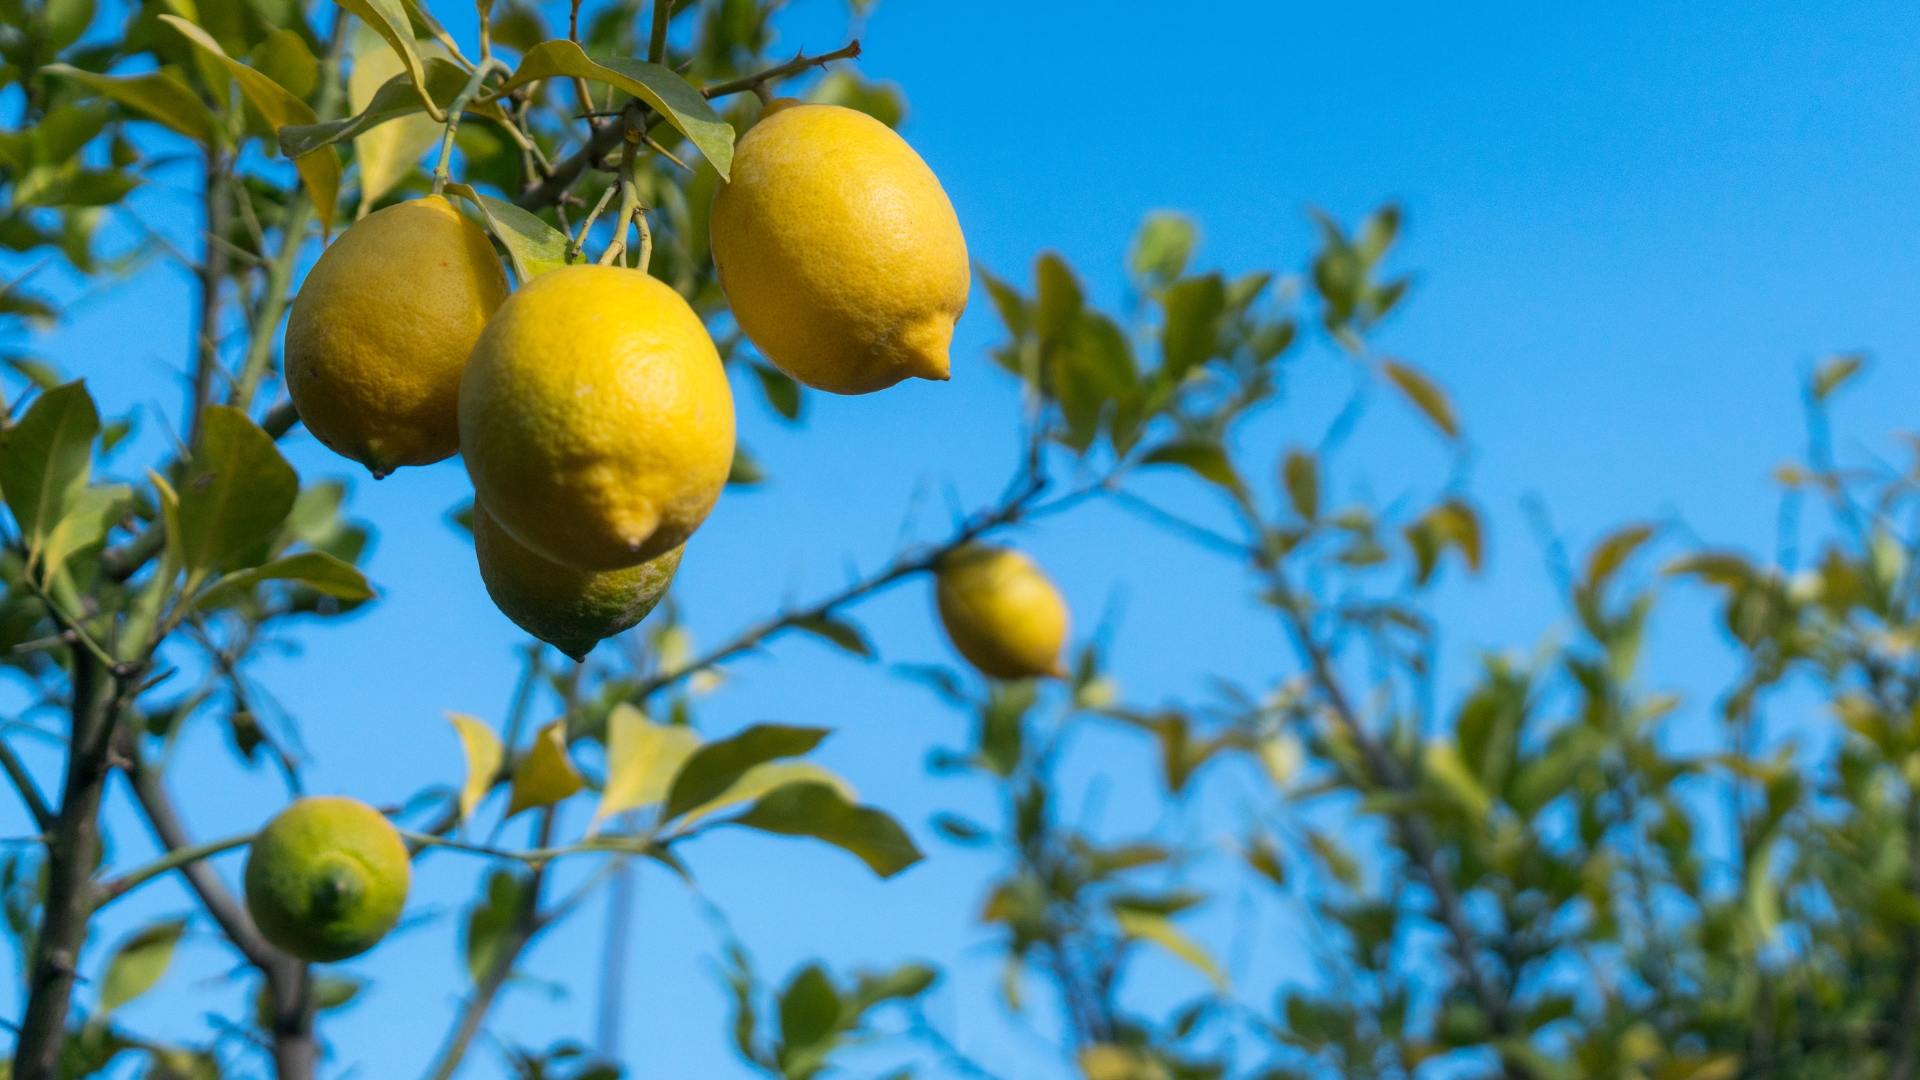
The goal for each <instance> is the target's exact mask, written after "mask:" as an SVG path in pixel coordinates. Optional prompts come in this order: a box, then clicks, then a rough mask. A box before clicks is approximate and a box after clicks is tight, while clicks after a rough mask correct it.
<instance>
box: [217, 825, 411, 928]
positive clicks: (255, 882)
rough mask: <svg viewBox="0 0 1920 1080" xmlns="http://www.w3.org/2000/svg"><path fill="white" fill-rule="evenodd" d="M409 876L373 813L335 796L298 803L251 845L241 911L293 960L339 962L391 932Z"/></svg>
mask: <svg viewBox="0 0 1920 1080" xmlns="http://www.w3.org/2000/svg"><path fill="white" fill-rule="evenodd" d="M412 876H413V874H412V866H411V864H410V862H409V860H408V858H407V845H406V844H405V843H403V842H402V841H401V839H400V834H399V833H398V832H397V831H395V830H394V827H393V825H392V823H391V822H389V821H387V819H386V818H385V817H383V816H382V815H381V814H380V812H379V811H378V810H375V809H374V808H373V807H371V806H368V805H367V804H366V803H363V802H361V801H359V800H358V799H348V798H343V797H341V796H337V795H325V796H317V797H314V798H308V799H301V800H300V801H298V802H296V803H294V804H293V805H292V806H289V807H287V808H286V809H285V810H282V811H281V812H280V814H279V816H278V817H275V818H274V819H273V820H272V821H270V822H268V823H267V827H266V828H264V829H262V830H260V834H259V835H258V836H256V837H254V839H253V850H252V851H251V852H250V853H248V855H247V873H246V886H247V910H248V911H249V912H252V914H253V921H254V923H255V924H256V925H258V926H259V927H260V932H261V933H262V934H264V935H266V939H267V940H268V941H271V942H273V943H274V944H275V945H278V946H279V947H280V948H281V949H284V950H285V951H287V952H289V953H291V954H293V955H294V956H297V957H299V958H301V959H302V960H311V961H314V962H316V963H329V962H332V961H335V960H345V959H347V958H348V957H350V956H358V955H360V954H361V953H363V952H366V951H367V950H368V949H371V948H373V947H374V946H375V945H376V944H378V943H379V941H380V939H381V938H383V937H385V936H387V931H389V930H391V929H393V924H394V923H396V922H398V921H399V920H400V909H401V908H403V907H405V906H406V903H407V888H408V886H409V884H410V883H411V880H412Z"/></svg>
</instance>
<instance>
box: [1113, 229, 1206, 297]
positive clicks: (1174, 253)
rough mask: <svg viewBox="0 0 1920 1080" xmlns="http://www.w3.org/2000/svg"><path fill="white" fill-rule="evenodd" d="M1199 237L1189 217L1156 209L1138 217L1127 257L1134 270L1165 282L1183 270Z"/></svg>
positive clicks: (1159, 281)
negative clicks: (1131, 246) (1136, 228)
mask: <svg viewBox="0 0 1920 1080" xmlns="http://www.w3.org/2000/svg"><path fill="white" fill-rule="evenodd" d="M1198 239H1199V229H1198V228H1197V227H1195V225H1194V223H1193V219H1192V218H1190V217H1188V216H1187V215H1185V214H1177V213H1173V212H1171V211H1167V210H1156V211H1154V212H1153V213H1151V214H1148V215H1147V216H1146V217H1144V218H1142V219H1141V221H1140V228H1139V230H1138V231H1136V232H1135V233H1134V234H1133V249H1132V251H1131V252H1130V253H1129V254H1128V258H1127V261H1128V264H1129V265H1130V266H1132V268H1133V272H1134V273H1135V274H1137V275H1139V276H1140V277H1142V278H1145V279H1147V280H1149V281H1152V282H1154V283H1156V284H1161V285H1164V284H1166V283H1168V282H1170V281H1173V280H1175V279H1177V278H1178V277H1179V276H1180V274H1181V273H1182V272H1183V271H1184V270H1186V268H1187V260H1188V259H1189V258H1190V257H1192V255H1193V247H1194V244H1195V243H1196V242H1197V241H1198Z"/></svg>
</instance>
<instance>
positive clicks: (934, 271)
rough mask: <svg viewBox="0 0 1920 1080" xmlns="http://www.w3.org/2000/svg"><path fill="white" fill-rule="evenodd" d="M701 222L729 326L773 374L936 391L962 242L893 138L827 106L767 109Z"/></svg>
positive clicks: (956, 311) (955, 224) (920, 164)
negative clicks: (707, 225) (732, 323)
mask: <svg viewBox="0 0 1920 1080" xmlns="http://www.w3.org/2000/svg"><path fill="white" fill-rule="evenodd" d="M712 222H713V224H712V232H713V260H714V265H715V266H716V267H717V268H718V270H719V272H720V285H721V288H723V289H724V290H725V291H726V294H727V302H728V303H729V304H730V305H731V306H732V308H733V316H734V318H735V319H736V320H737V321H738V322H739V323H740V329H742V330H743V331H745V332H746V335H747V337H748V338H750V339H752V341H753V343H754V345H755V346H756V347H758V348H759V350H760V351H761V353H763V354H765V356H766V357H767V359H769V360H771V361H773V363H774V364H775V365H777V366H778V367H779V368H780V369H781V370H782V371H785V372H786V373H787V374H789V375H791V376H793V377H794V378H796V379H798V380H800V381H801V382H803V383H806V384H807V385H808V386H811V387H814V388H815V389H819V390H830V391H832V392H833V393H836V394H865V393H870V392H872V391H874V390H884V389H886V388H887V387H889V386H892V385H893V384H894V383H897V382H899V381H900V380H902V379H905V378H908V377H910V376H918V377H919V378H922V379H934V380H942V381H944V380H945V379H946V378H947V376H948V361H947V346H948V344H949V343H950V342H951V341H952V339H953V324H954V323H955V322H956V321H957V320H958V319H959V318H960V312H961V311H962V310H964V309H965V308H966V306H967V288H968V285H969V283H970V281H971V274H970V272H969V270H968V267H967V242H966V238H965V237H963V236H962V235H961V234H960V221H959V219H958V218H956V217H955V216H954V213H953V204H952V203H951V202H949V201H947V193H946V192H945V191H943V190H942V189H941V187H940V181H939V180H938V179H936V178H935V177H934V175H933V171H932V170H931V169H929V168H927V165H926V162H924V161H921V160H920V155H918V154H916V153H914V152H913V148H912V147H910V146H908V145H907V143H906V140H904V139H902V138H901V137H900V136H899V135H896V134H895V133H894V132H893V129H891V128H889V127H887V126H886V125H885V124H882V123H881V122H880V121H878V120H875V119H874V118H873V117H871V116H868V115H867V114H865V113H862V112H856V111H854V110H852V109H847V108H842V107H841V106H838V105H804V104H801V103H800V102H797V101H794V100H793V99H791V98H781V99H779V100H776V101H774V102H771V103H770V104H768V106H767V107H766V110H765V111H763V112H762V113H761V114H760V120H759V122H758V123H756V124H755V125H754V126H753V127H752V129H750V130H749V131H748V132H747V133H746V135H744V136H743V137H741V139H740V142H739V145H738V146H737V147H735V149H734V155H733V177H732V180H731V181H730V182H728V183H724V184H722V185H721V186H720V190H719V193H718V194H717V195H715V196H714V200H713V217H712Z"/></svg>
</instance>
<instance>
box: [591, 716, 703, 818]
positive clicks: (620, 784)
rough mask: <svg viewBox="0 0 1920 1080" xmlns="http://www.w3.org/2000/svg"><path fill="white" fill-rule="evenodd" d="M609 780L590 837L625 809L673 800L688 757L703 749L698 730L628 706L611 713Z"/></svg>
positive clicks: (608, 724) (608, 742)
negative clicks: (675, 784) (673, 789)
mask: <svg viewBox="0 0 1920 1080" xmlns="http://www.w3.org/2000/svg"><path fill="white" fill-rule="evenodd" d="M606 745H607V782H606V784H605V785H604V786H603V787H602V788H601V791H600V805H599V807H598V808H597V809H595V810H594V812H593V822H592V823H591V824H590V825H588V826H587V834H588V835H589V836H591V835H593V833H594V832H596V831H597V830H598V829H599V827H600V823H601V822H602V821H605V820H606V819H607V818H609V817H612V816H613V815H615V814H618V813H620V812H622V811H625V810H631V809H633V808H635V807H638V806H648V805H650V804H652V803H657V802H659V801H660V800H662V799H664V798H666V797H667V789H668V787H669V786H670V785H671V784H672V783H673V778H674V777H675V776H676V775H677V774H678V773H679V772H680V769H681V767H682V766H684V765H685V764H686V763H687V759H688V758H690V757H692V756H693V752H694V751H695V750H697V749H699V747H700V736H698V735H696V734H694V731H693V729H692V728H689V727H681V726H678V725H671V724H656V723H654V722H653V721H651V720H649V719H647V717H646V714H645V713H642V712H641V711H640V710H639V709H636V708H634V707H633V706H632V705H629V704H627V703H625V702H621V703H620V704H618V705H615V706H614V707H613V711H612V712H610V713H608V714H607V743H606Z"/></svg>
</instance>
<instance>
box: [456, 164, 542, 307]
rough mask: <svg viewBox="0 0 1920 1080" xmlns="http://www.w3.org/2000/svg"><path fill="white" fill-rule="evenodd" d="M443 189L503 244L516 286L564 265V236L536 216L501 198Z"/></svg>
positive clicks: (460, 187) (469, 190)
mask: <svg viewBox="0 0 1920 1080" xmlns="http://www.w3.org/2000/svg"><path fill="white" fill-rule="evenodd" d="M446 190H447V191H448V192H450V193H452V194H454V195H458V196H460V197H461V198H463V199H465V200H467V201H468V202H470V203H472V204H473V205H474V206H475V207H476V208H478V209H479V211H480V216H481V217H482V218H485V219H486V222H487V229H488V230H489V231H490V232H492V233H493V235H494V236H496V237H498V238H499V240H500V243H501V244H503V245H505V247H506V249H507V257H508V258H509V259H511V260H512V261H513V273H514V276H515V277H517V278H519V279H520V284H522V285H525V284H526V283H527V282H529V281H532V280H533V279H534V278H536V277H539V276H540V275H541V274H544V273H546V272H547V271H549V270H558V269H560V268H561V267H563V266H565V265H567V234H566V233H563V232H561V231H560V230H558V229H556V228H554V227H553V226H551V225H549V224H547V223H546V222H544V221H541V220H540V218H539V217H538V216H537V215H535V214H532V213H530V212H528V211H526V210H522V209H520V208H519V207H518V206H515V205H514V204H512V203H510V202H508V201H507V200H505V199H496V198H494V197H493V196H491V195H482V194H480V193H479V192H477V191H475V190H473V189H472V188H470V187H468V186H467V185H465V184H448V185H447V187H446Z"/></svg>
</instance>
